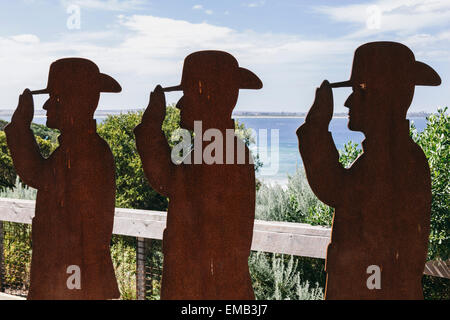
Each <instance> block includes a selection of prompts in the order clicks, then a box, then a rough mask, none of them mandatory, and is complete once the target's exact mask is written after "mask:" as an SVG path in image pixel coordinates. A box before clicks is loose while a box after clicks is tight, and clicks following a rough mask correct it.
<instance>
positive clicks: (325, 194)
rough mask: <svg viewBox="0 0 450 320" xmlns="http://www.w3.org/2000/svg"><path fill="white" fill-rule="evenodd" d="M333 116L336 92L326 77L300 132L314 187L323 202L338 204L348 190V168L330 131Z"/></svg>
mask: <svg viewBox="0 0 450 320" xmlns="http://www.w3.org/2000/svg"><path fill="white" fill-rule="evenodd" d="M332 117H333V94H332V92H331V88H330V86H329V83H328V81H324V82H323V83H322V85H321V86H320V88H318V89H317V91H316V99H315V101H314V104H313V106H312V107H311V109H310V110H309V112H308V115H307V116H306V119H305V123H304V124H303V125H302V126H300V128H299V129H298V130H297V136H298V141H299V149H300V154H301V156H302V159H303V164H304V167H305V170H306V176H307V178H308V182H309V185H310V186H311V189H312V190H313V192H314V193H315V194H316V196H317V197H318V198H319V199H320V200H321V201H322V202H324V203H326V204H328V205H330V206H332V207H336V206H337V205H338V204H339V201H340V200H341V199H342V198H343V197H344V196H345V194H346V187H347V183H348V181H347V180H348V171H347V169H345V168H344V167H343V166H342V165H341V164H340V163H339V152H338V151H337V150H336V146H335V144H334V141H333V138H332V136H331V133H330V132H329V131H328V125H329V123H330V121H331V119H332Z"/></svg>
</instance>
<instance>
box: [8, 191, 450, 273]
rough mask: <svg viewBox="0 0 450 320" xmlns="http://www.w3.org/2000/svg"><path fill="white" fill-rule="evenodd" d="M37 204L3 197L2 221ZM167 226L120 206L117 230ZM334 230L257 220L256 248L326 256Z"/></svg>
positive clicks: (435, 264)
mask: <svg viewBox="0 0 450 320" xmlns="http://www.w3.org/2000/svg"><path fill="white" fill-rule="evenodd" d="M34 207H35V201H30V200H17V199H4V198H0V221H8V222H17V223H26V224H31V220H32V218H33V216H34ZM165 226H166V213H165V212H158V211H144V210H131V209H120V208H117V209H116V212H115V219H114V229H113V233H114V234H117V235H124V236H132V237H136V238H138V239H145V238H147V239H159V240H161V239H162V235H163V231H164V228H165ZM330 233H331V229H330V228H325V227H320V226H311V225H308V224H301V223H288V222H274V221H259V220H255V225H254V232H253V241H252V250H254V251H264V252H273V253H283V254H290V255H295V256H302V257H312V258H321V259H325V257H326V249H327V245H328V243H329V242H330ZM138 254H139V252H138ZM0 259H1V257H0ZM0 262H1V260H0ZM449 266H450V261H446V262H444V261H440V260H436V261H429V262H427V264H426V266H425V270H424V274H426V275H431V276H436V277H444V278H450V269H449ZM138 269H139V266H138ZM138 282H139V279H138Z"/></svg>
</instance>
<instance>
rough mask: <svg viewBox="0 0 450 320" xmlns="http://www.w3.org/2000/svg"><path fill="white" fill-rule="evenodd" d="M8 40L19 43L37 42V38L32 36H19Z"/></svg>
mask: <svg viewBox="0 0 450 320" xmlns="http://www.w3.org/2000/svg"><path fill="white" fill-rule="evenodd" d="M9 38H10V39H12V40H14V41H16V42H20V43H29V44H36V43H38V42H39V38H38V37H37V36H35V35H34V34H19V35H17V36H11V37H9Z"/></svg>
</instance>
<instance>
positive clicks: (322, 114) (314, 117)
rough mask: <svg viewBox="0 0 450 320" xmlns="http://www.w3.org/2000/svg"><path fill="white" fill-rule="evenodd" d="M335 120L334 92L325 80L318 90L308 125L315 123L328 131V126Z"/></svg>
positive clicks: (308, 116)
mask: <svg viewBox="0 0 450 320" xmlns="http://www.w3.org/2000/svg"><path fill="white" fill-rule="evenodd" d="M332 118H333V92H332V91H331V87H330V83H329V82H328V81H327V80H325V81H324V82H322V84H321V85H320V88H317V90H316V98H315V101H314V103H313V105H312V107H311V109H310V110H309V112H308V115H307V116H306V119H305V122H306V123H314V125H317V126H324V127H326V128H327V129H328V124H329V123H330V121H331V119H332Z"/></svg>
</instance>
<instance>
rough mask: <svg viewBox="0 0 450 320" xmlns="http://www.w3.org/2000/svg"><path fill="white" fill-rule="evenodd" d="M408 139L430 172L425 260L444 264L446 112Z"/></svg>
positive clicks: (449, 137)
mask: <svg viewBox="0 0 450 320" xmlns="http://www.w3.org/2000/svg"><path fill="white" fill-rule="evenodd" d="M411 136H412V137H413V139H414V140H415V141H416V143H417V144H418V145H419V146H420V147H421V148H422V150H423V152H424V153H425V156H426V157H427V159H428V163H429V165H430V172H431V192H432V201H431V232H430V245H429V248H428V258H429V259H430V260H433V259H435V258H441V259H443V260H447V259H448V258H449V256H450V183H449V180H450V116H449V115H448V114H447V108H445V109H439V110H438V113H437V114H432V115H430V116H428V117H427V126H426V128H425V129H424V130H423V131H422V132H418V131H417V129H416V128H415V126H414V125H413V126H412V128H411Z"/></svg>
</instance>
